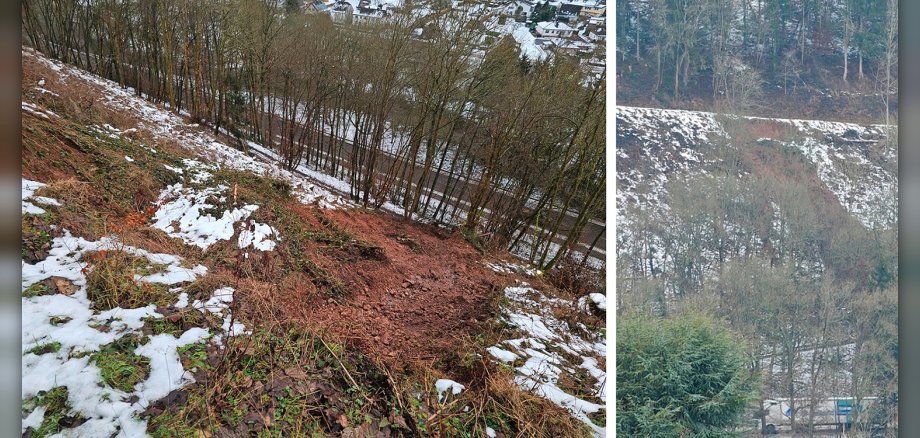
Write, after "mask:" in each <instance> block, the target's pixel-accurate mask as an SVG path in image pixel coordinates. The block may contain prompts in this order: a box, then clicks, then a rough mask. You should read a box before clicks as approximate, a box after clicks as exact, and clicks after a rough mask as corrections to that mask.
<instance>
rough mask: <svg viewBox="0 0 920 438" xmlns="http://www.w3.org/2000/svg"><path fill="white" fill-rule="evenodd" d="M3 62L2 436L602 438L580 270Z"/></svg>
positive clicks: (74, 82) (127, 101)
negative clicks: (15, 158)
mask: <svg viewBox="0 0 920 438" xmlns="http://www.w3.org/2000/svg"><path fill="white" fill-rule="evenodd" d="M22 55H23V78H22V84H23V85H22V86H23V102H22V132H21V135H22V169H23V170H22V172H23V173H22V183H23V189H22V213H23V217H22V258H23V262H22V271H23V274H22V324H23V325H22V400H23V408H22V409H23V410H22V417H23V422H22V432H23V436H31V437H42V436H51V435H54V434H57V433H61V434H65V435H66V434H71V435H76V436H110V435H120V434H124V435H127V436H143V435H150V436H155V437H161V436H162V437H165V436H170V437H172V436H184V437H185V436H187V437H200V436H264V437H268V436H329V435H341V436H369V435H370V436H431V435H434V436H467V437H472V436H477V437H478V436H495V437H499V436H506V437H507V436H520V435H523V436H547V437H550V436H592V435H594V436H599V435H602V434H603V431H604V423H605V419H606V411H605V408H604V401H605V399H606V389H605V388H606V372H605V361H604V355H605V352H606V341H605V339H604V321H603V309H604V304H603V303H604V300H603V298H604V295H603V294H602V292H603V289H602V288H603V286H602V285H599V284H597V283H593V284H592V283H590V282H585V281H582V282H577V284H580V285H581V286H582V289H581V290H577V294H576V293H573V292H571V291H572V290H576V289H575V288H568V289H561V288H558V287H556V286H554V284H563V283H565V280H566V279H565V278H561V277H559V276H558V275H557V274H555V273H552V274H546V275H545V276H544V274H543V273H542V272H538V271H537V270H536V269H534V268H532V267H530V266H527V265H525V264H521V263H520V262H518V261H515V259H514V258H512V257H510V256H509V255H508V254H507V253H503V252H484V251H481V250H480V249H477V248H476V247H475V246H473V245H472V244H471V243H470V242H469V241H468V240H467V239H466V237H465V236H464V235H463V233H460V232H458V231H457V230H455V229H452V228H447V227H438V226H434V225H426V224H419V223H416V222H412V221H408V220H405V218H402V217H400V216H397V215H393V214H391V213H386V212H376V211H373V210H366V209H362V208H360V207H357V206H356V203H355V202H353V201H352V200H349V199H347V196H346V197H344V198H343V197H342V196H340V195H339V194H337V193H336V192H335V191H333V190H332V189H331V188H330V187H329V186H328V185H324V184H320V183H319V182H318V181H315V180H310V179H305V178H304V177H302V176H301V175H299V174H295V173H292V172H290V171H289V170H288V169H285V168H284V167H281V166H278V165H277V164H276V163H268V162H263V161H260V160H257V159H254V158H253V157H251V156H248V155H246V154H245V153H243V152H242V151H240V150H238V149H235V148H233V147H230V146H228V143H230V141H231V138H230V137H228V136H226V135H222V134H219V133H218V134H214V133H213V131H212V130H211V129H209V128H207V127H204V126H201V125H199V123H198V121H197V120H194V119H190V118H188V117H181V116H179V115H176V114H175V113H173V112H170V111H169V110H168V109H166V108H163V107H161V106H158V105H155V104H153V103H151V102H149V101H145V100H144V99H142V98H140V97H138V96H137V95H136V93H135V92H134V90H131V89H125V88H122V87H120V86H119V85H118V84H117V83H114V82H111V81H108V80H105V79H102V78H100V77H97V76H94V75H92V74H90V73H88V72H86V71H82V70H79V69H77V68H75V67H73V66H70V65H66V64H63V63H61V62H58V61H54V60H51V59H49V58H48V57H46V56H44V55H43V54H41V53H39V52H37V51H35V50H33V49H31V48H26V47H24V48H23V50H22ZM260 147H261V146H260ZM327 182H330V181H329V180H327ZM588 292H595V293H592V294H588ZM597 292H601V293H597Z"/></svg>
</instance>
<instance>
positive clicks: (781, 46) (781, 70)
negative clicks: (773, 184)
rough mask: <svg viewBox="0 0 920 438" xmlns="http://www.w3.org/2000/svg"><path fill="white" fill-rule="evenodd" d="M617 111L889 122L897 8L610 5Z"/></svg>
mask: <svg viewBox="0 0 920 438" xmlns="http://www.w3.org/2000/svg"><path fill="white" fill-rule="evenodd" d="M616 23H617V28H616V32H617V34H616V39H617V46H616V47H617V49H616V51H617V76H618V85H617V86H618V88H617V98H618V102H620V103H623V104H628V105H641V106H664V107H672V108H673V107H681V108H685V109H697V110H708V109H712V108H713V107H716V108H717V109H719V107H720V106H721V107H723V109H726V110H733V111H738V112H741V113H746V114H758V115H765V116H773V117H793V118H823V119H834V120H840V119H841V117H843V118H846V119H848V120H847V121H871V122H875V123H880V122H884V123H886V124H888V123H896V122H895V121H890V120H889V119H890V117H892V116H894V117H896V114H897V90H898V86H897V81H898V78H897V70H898V67H897V64H898V8H897V1H896V0H833V1H824V0H776V1H763V0H753V1H751V0H703V1H695V0H667V1H651V0H617V2H616Z"/></svg>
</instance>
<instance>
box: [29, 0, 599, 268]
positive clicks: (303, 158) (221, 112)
mask: <svg viewBox="0 0 920 438" xmlns="http://www.w3.org/2000/svg"><path fill="white" fill-rule="evenodd" d="M432 8H436V6H435V5H424V6H423V5H417V4H413V3H411V2H406V3H405V4H404V5H403V7H401V8H397V9H396V10H395V11H394V13H393V14H391V15H390V16H388V17H387V19H384V20H381V21H378V22H375V23H365V24H362V25H339V24H334V23H333V22H332V20H330V18H329V16H328V15H327V14H314V13H306V12H302V11H300V10H299V9H297V8H296V7H294V8H292V7H285V6H284V5H283V4H279V2H274V1H258V0H209V1H182V0H178V1H177V0H150V1H146V0H145V1H95V2H77V1H57V0H36V1H29V2H26V3H24V4H23V7H22V25H23V37H24V40H25V41H26V42H27V43H28V44H29V45H32V46H33V47H35V48H36V49H38V50H40V51H42V52H44V53H46V54H48V55H50V56H52V57H54V58H57V59H60V60H62V61H64V62H67V63H70V64H74V65H76V66H78V67H80V68H82V69H85V70H88V71H90V72H93V73H96V74H98V75H100V76H103V77H106V78H109V79H112V80H114V81H117V82H118V83H119V84H121V85H122V86H126V87H133V89H134V90H136V92H137V94H138V95H139V96H140V95H143V96H145V97H146V98H148V99H150V100H152V101H154V102H157V103H162V104H164V105H168V107H169V108H171V109H173V110H174V111H176V112H178V113H181V114H185V115H188V116H190V117H191V118H192V119H195V120H196V121H204V122H206V123H208V124H209V125H211V126H213V129H214V131H215V133H217V132H223V133H229V134H231V135H232V136H234V137H237V138H239V139H241V141H240V144H239V147H240V148H242V149H243V150H246V151H249V150H250V148H253V150H255V148H254V147H253V144H252V143H250V141H252V142H254V143H258V144H261V145H265V146H270V147H271V148H272V149H273V152H272V154H271V155H272V156H274V157H277V158H278V159H279V161H280V163H281V164H282V165H283V166H284V167H285V168H287V169H290V170H296V169H304V168H306V167H309V168H310V169H315V170H319V171H321V172H323V173H325V174H327V175H331V176H333V177H335V178H341V179H342V180H345V181H346V182H347V183H348V186H349V187H347V188H346V189H345V190H350V192H351V193H350V195H351V197H352V198H353V199H354V200H356V201H358V202H360V203H361V204H362V205H363V206H365V207H371V208H380V207H381V206H384V205H390V206H391V207H392V208H390V209H391V210H395V211H399V212H402V213H403V214H404V215H405V216H406V217H414V218H418V219H423V220H427V221H430V222H434V223H439V224H449V225H461V226H462V227H463V229H464V230H466V231H467V232H470V233H471V236H472V238H473V239H474V240H476V241H479V242H481V243H482V244H483V245H484V246H486V247H490V248H499V249H510V250H512V251H514V252H516V253H518V254H523V255H524V256H526V257H527V258H529V259H530V261H532V262H535V263H537V264H539V265H540V266H541V267H543V268H549V267H552V266H553V265H554V264H556V262H558V261H560V260H562V259H563V258H565V257H566V256H567V255H569V254H571V253H573V252H574V251H572V250H573V248H575V247H576V244H578V243H579V239H580V238H581V237H582V234H583V233H582V232H583V230H584V229H585V226H586V225H587V224H589V222H590V221H591V220H592V219H597V218H601V219H602V218H603V211H604V190H605V181H606V169H605V162H604V156H605V129H606V126H605V113H606V111H605V109H606V103H605V98H604V96H605V80H604V75H601V77H600V78H599V79H596V78H594V76H593V75H590V74H588V73H586V72H584V71H583V70H582V69H581V67H579V66H578V65H577V63H575V62H573V61H571V60H567V59H565V58H564V57H553V59H551V60H546V61H542V62H537V63H533V62H530V61H527V60H526V59H524V58H521V57H520V53H519V49H518V48H517V44H516V43H515V42H514V41H513V40H512V39H511V38H510V37H506V38H503V39H500V40H497V41H494V42H489V43H486V42H485V40H484V39H483V35H484V29H483V26H482V23H483V21H484V20H485V19H486V18H487V17H482V16H477V14H472V13H470V11H469V10H468V9H467V7H465V6H459V7H453V8H451V7H447V8H440V9H432ZM588 243H591V242H588ZM595 243H596V239H595ZM581 244H582V245H584V246H587V245H585V244H584V243H581ZM591 245H592V249H593V245H594V243H591ZM580 251H584V248H582V249H581V250H580ZM590 252H591V250H590V249H589V250H588V251H587V252H586V253H585V254H587V253H590ZM583 259H584V260H587V257H586V256H585V257H583Z"/></svg>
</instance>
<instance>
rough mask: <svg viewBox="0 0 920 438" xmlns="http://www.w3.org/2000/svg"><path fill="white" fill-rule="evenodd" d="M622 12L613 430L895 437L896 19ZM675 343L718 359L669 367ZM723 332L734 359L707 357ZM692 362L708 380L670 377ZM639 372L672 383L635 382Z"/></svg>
mask: <svg viewBox="0 0 920 438" xmlns="http://www.w3.org/2000/svg"><path fill="white" fill-rule="evenodd" d="M616 13H617V23H618V27H617V54H616V56H617V61H618V62H617V99H618V102H617V107H616V110H615V115H616V142H617V144H616V160H617V178H616V180H617V192H616V202H617V223H618V227H617V251H616V282H617V312H618V315H620V316H622V317H623V318H624V320H625V321H627V322H626V323H625V324H626V325H625V326H624V327H623V329H622V330H623V332H622V335H624V336H625V339H626V340H624V341H623V348H628V349H629V351H624V352H623V353H624V354H625V356H624V358H623V359H622V360H623V361H624V362H623V363H624V365H626V366H627V369H628V372H626V374H623V375H620V374H619V367H618V379H619V378H623V379H625V381H626V382H628V383H627V385H628V386H627V387H626V388H627V389H624V393H623V397H625V398H621V397H620V392H619V391H618V402H617V403H618V405H617V409H618V415H617V420H618V425H617V428H618V429H617V430H618V432H621V433H626V434H635V435H641V436H655V432H654V431H655V430H687V431H696V432H699V431H709V432H711V431H717V433H731V432H748V433H751V434H759V433H761V432H763V433H771V432H777V431H778V432H781V433H786V434H792V435H794V436H800V435H807V436H815V435H817V434H820V433H825V431H831V430H835V429H836V428H838V427H839V428H840V429H843V428H850V427H852V428H853V429H856V430H857V431H856V432H855V433H857V435H856V436H896V435H897V415H898V407H897V400H898V387H897V385H898V369H897V366H898V332H897V326H898V299H897V291H898V240H897V237H898V134H897V133H898V125H897V118H898V117H897V63H898V60H897V47H898V40H897V3H896V2H892V1H887V2H886V1H877V2H876V1H859V0H841V1H828V2H821V1H810V0H789V1H770V2H760V1H733V0H711V1H700V2H691V1H664V2H654V1H642V0H620V1H618V2H617V12H616ZM699 314H703V315H705V318H704V321H707V322H703V323H700V322H699V320H698V317H699ZM706 318H709V319H706ZM647 319H651V320H653V321H655V322H653V323H648V322H647V321H645V320H647ZM640 322H641V324H640ZM675 326H680V327H692V329H693V330H698V331H697V332H695V333H697V334H699V336H701V338H700V339H694V340H692V341H687V342H698V343H699V344H698V345H701V347H700V348H701V351H705V352H706V353H705V355H707V359H706V361H703V360H702V359H700V357H699V356H696V355H693V353H692V352H683V351H682V350H680V349H672V350H675V351H676V353H673V354H674V356H673V357H674V358H675V359H673V360H674V361H678V362H669V361H668V360H666V359H665V357H666V355H667V354H672V353H662V351H663V350H661V348H662V347H661V346H660V344H657V343H656V342H662V343H664V342H673V341H672V339H673V338H672V337H676V338H679V339H685V338H684V337H683V336H689V335H687V334H686V333H687V332H686V331H684V332H680V333H670V332H667V330H676V329H673V327H675ZM654 327H661V330H663V332H662V333H661V334H660V335H659V336H657V337H656V336H654V335H652V334H650V332H648V330H651V333H654ZM722 329H727V330H728V331H729V332H730V333H731V334H730V335H729V338H731V339H733V340H734V341H727V343H728V344H730V345H732V348H728V347H725V346H724V345H723V346H716V347H712V348H711V349H709V347H710V344H708V343H707V342H710V341H712V339H713V338H712V336H711V335H710V334H709V333H713V332H715V333H722V332H721V330H722ZM682 330H686V329H682ZM618 334H620V327H618ZM720 336H721V334H720V335H719V336H717V337H716V338H719V337H720ZM719 342H723V341H719ZM695 345H696V344H695ZM733 347H740V349H741V350H742V351H743V353H742V354H744V355H745V357H746V358H747V361H748V362H747V363H746V364H743V365H739V362H737V361H736V360H735V357H736V356H735V355H737V354H739V353H738V351H737V350H734V349H733ZM618 353H620V345H619V338H618ZM643 354H649V355H651V356H642V355H643ZM681 354H683V355H684V356H680V355H681ZM700 354H701V355H702V354H703V353H700ZM688 357H689V358H688ZM651 360H654V361H656V362H655V363H656V364H659V367H658V368H655V369H651V370H649V369H645V368H642V366H644V365H643V364H647V363H648V362H647V361H651ZM619 361H620V357H619V356H618V366H619V364H620V362H619ZM698 361H700V362H698ZM683 362H688V363H693V364H694V365H693V367H700V368H698V370H700V371H698V372H697V373H689V374H688V375H687V376H686V377H683V378H677V377H674V376H677V375H679V374H678V373H679V372H681V371H682V370H683V368H681V367H680V363H683ZM700 363H704V364H702V365H700ZM726 364H729V365H732V366H727V365H726ZM710 366H711V367H716V368H712V369H719V370H720V371H719V372H720V373H725V374H718V375H719V376H726V375H729V376H731V377H730V378H729V377H725V378H722V377H716V375H713V374H711V373H708V372H705V371H702V370H709V369H711V368H707V367H710ZM671 367H673V368H671ZM739 368H741V371H743V372H741V371H739ZM668 369H673V370H675V371H673V372H672V373H670V374H667V373H666V372H665V371H664V370H668ZM643 372H646V373H649V374H650V375H654V376H655V377H652V378H649V379H652V380H654V379H660V380H656V382H658V383H648V384H645V383H642V382H641V381H635V380H630V379H635V378H636V376H638V375H641V373H643ZM630 373H632V374H630ZM658 373H664V374H660V375H659V374H658ZM695 375H696V376H705V377H699V378H696V377H692V376H695ZM669 376H670V377H669ZM706 379H712V380H706ZM749 379H754V380H756V381H757V382H759V383H760V386H759V387H758V386H757V385H754V386H755V388H753V389H750V387H749V386H748V384H749ZM619 382H620V380H618V387H619ZM643 385H649V386H655V387H657V388H659V390H660V392H658V393H656V392H654V391H652V390H651V389H650V388H645V387H644V386H643ZM656 385H657V386H656ZM688 387H689V388H693V391H697V392H692V391H690V390H688V389H687V388H688ZM741 388H747V389H746V391H747V394H746V393H745V391H741ZM720 390H725V391H728V394H731V396H732V397H733V398H732V399H731V400H733V401H734V403H733V404H730V405H729V404H726V403H725V400H724V398H723V397H722V396H721V395H719V394H720V393H719V391H720ZM644 391H647V392H644ZM682 391H690V393H692V394H693V395H692V396H688V397H687V398H685V399H681V400H682V401H681V402H679V403H678V402H674V403H672V402H669V401H668V400H669V399H667V397H663V398H654V397H655V394H662V393H664V394H668V397H679V396H680V394H684V392H682ZM636 394H642V397H649V399H643V400H636V399H635V397H637V396H636ZM675 394H676V395H675ZM745 396H750V398H751V400H750V401H745V400H746V399H745ZM675 403H676V404H675ZM739 403H746V405H747V412H746V413H743V414H739V410H738V405H739ZM844 405H846V406H844ZM649 406H654V407H655V409H658V410H660V411H662V412H668V410H667V409H674V410H675V411H674V412H682V411H681V410H686V411H688V412H689V414H688V415H676V414H674V415H670V414H661V415H653V414H652V412H653V411H654V410H653V411H643V409H650V408H649ZM621 414H623V418H624V420H623V422H622V423H621V422H620V415H621ZM696 432H694V433H696ZM700 433H702V432H700Z"/></svg>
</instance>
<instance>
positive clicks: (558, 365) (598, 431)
mask: <svg viewBox="0 0 920 438" xmlns="http://www.w3.org/2000/svg"><path fill="white" fill-rule="evenodd" d="M505 296H506V297H507V298H508V300H509V302H510V305H509V307H508V309H506V310H507V313H506V315H505V317H504V319H505V321H506V322H507V323H508V324H510V325H512V326H514V327H516V328H518V329H519V330H520V331H521V332H523V335H524V336H523V337H521V338H517V339H509V340H506V341H503V342H501V343H500V344H498V345H496V346H493V347H490V348H488V349H487V351H488V352H489V354H490V355H492V356H493V357H495V358H496V359H498V360H499V361H502V362H505V363H510V364H512V366H514V365H513V364H516V363H520V361H521V360H523V363H521V364H519V365H517V366H515V371H516V375H515V377H514V382H515V383H516V384H517V385H518V386H520V387H521V388H522V389H524V390H527V391H530V392H532V393H534V394H536V395H538V396H540V397H543V398H546V399H548V400H550V401H552V402H553V403H555V404H556V405H558V406H560V407H562V408H564V409H566V410H567V411H569V413H571V414H572V416H574V417H575V418H577V419H578V420H580V421H582V422H584V423H585V424H587V425H588V426H589V427H590V428H591V429H592V430H593V431H594V433H595V435H596V436H599V437H600V436H604V433H605V428H604V427H602V426H598V425H596V424H594V423H593V422H592V421H591V419H590V418H589V417H588V416H589V415H591V414H594V413H596V412H598V411H601V410H606V407H605V403H606V401H607V373H606V371H605V370H603V369H601V368H600V367H599V364H598V358H604V357H605V356H606V353H607V341H606V339H605V338H604V336H603V335H601V334H598V333H590V332H588V331H587V330H583V328H584V327H577V328H573V327H570V326H569V324H568V323H566V322H563V321H560V320H559V319H557V318H556V317H554V316H553V313H552V309H551V308H550V306H549V305H556V306H568V307H574V306H576V304H575V303H572V302H569V301H566V300H562V299H559V298H551V297H547V296H546V295H544V294H543V293H541V292H540V291H538V290H536V289H533V288H531V287H528V286H527V285H526V284H523V285H522V286H518V287H509V288H506V289H505ZM578 368H581V369H582V370H583V371H584V372H587V373H588V374H589V375H591V376H592V377H593V378H594V379H595V380H596V382H597V383H596V385H595V386H594V388H593V390H594V396H595V397H593V398H592V399H593V400H585V399H581V398H578V397H576V396H574V395H571V394H568V393H566V392H565V391H564V390H562V389H561V388H559V386H558V382H559V378H560V376H561V375H562V373H563V372H565V373H569V374H571V375H574V374H576V373H578V372H579V371H578V370H577V369H578Z"/></svg>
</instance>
